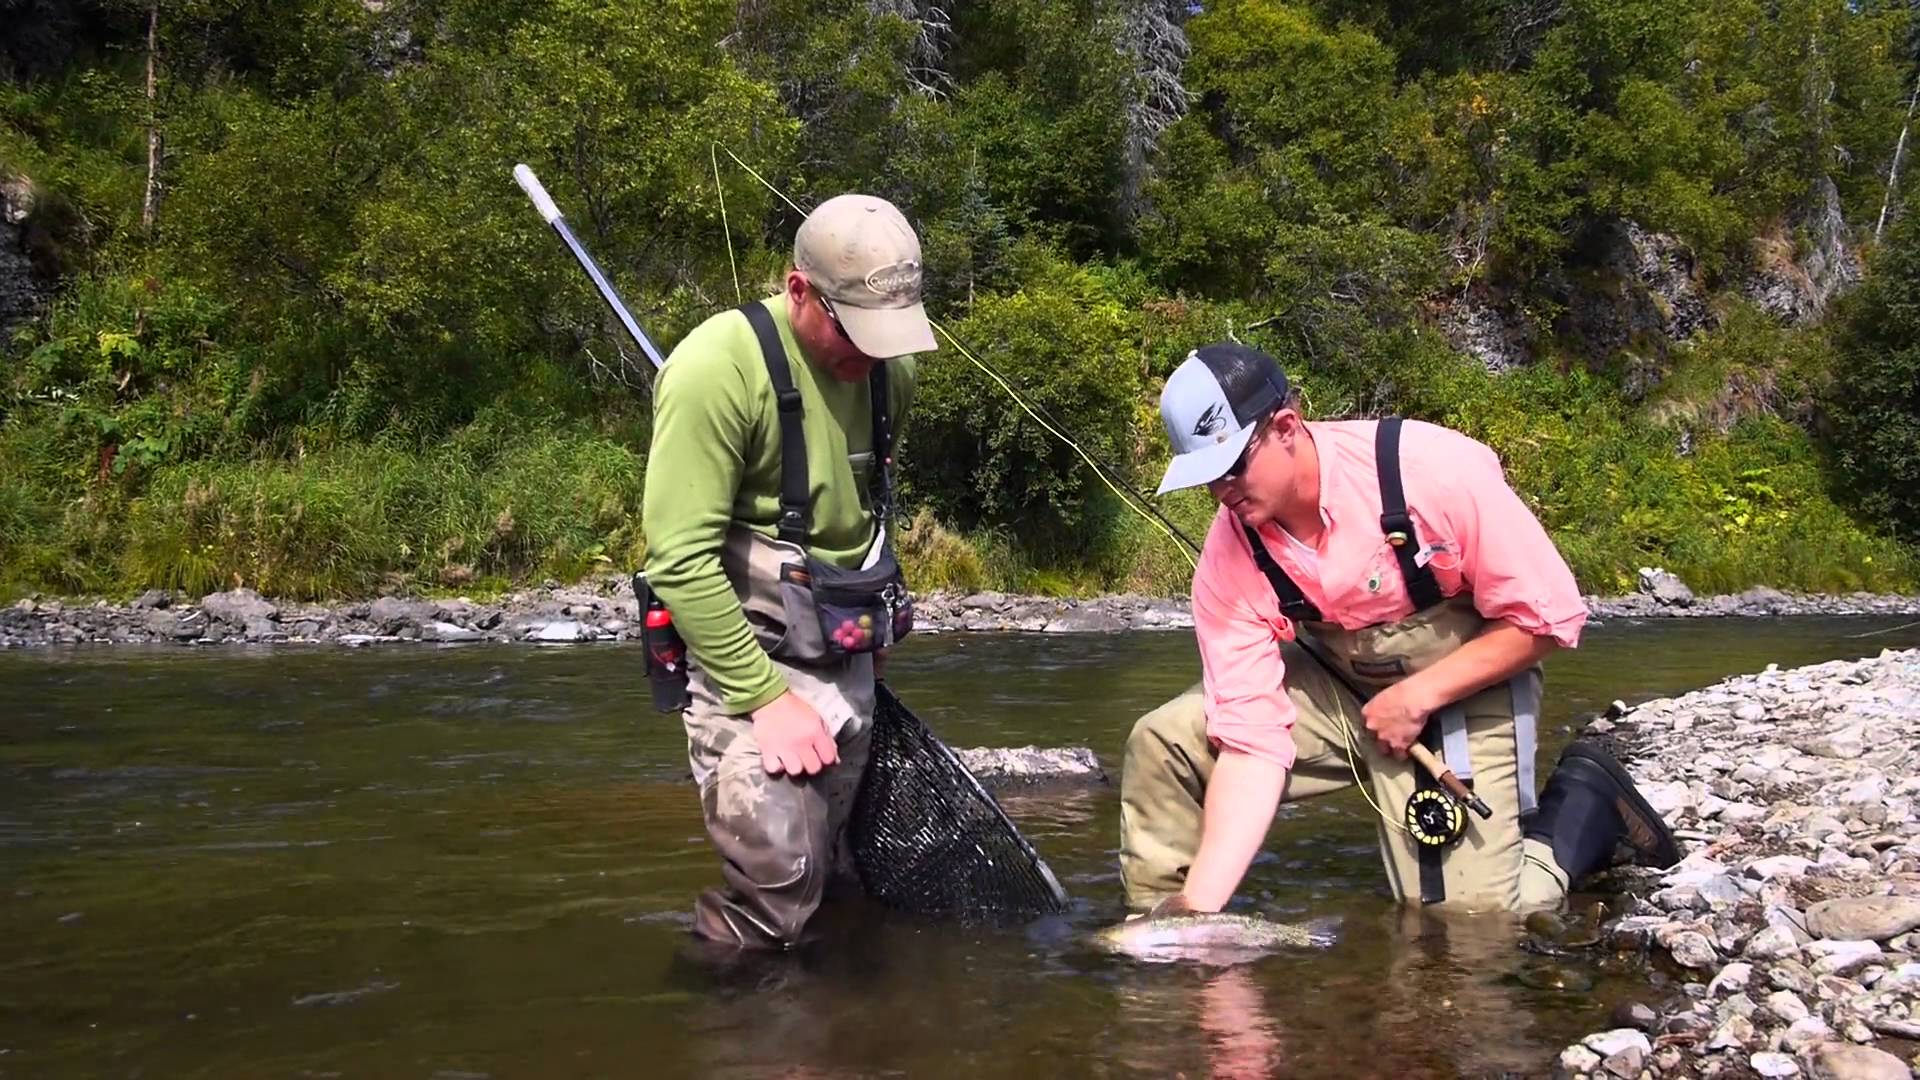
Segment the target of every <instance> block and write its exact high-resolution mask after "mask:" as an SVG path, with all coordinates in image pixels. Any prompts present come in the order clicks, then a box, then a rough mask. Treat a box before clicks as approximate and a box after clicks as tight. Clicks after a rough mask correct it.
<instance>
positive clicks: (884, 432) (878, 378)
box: [867, 361, 893, 521]
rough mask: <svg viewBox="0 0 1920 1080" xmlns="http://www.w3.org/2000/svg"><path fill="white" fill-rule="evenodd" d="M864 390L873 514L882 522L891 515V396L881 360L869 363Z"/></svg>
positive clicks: (884, 365)
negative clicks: (869, 402)
mask: <svg viewBox="0 0 1920 1080" xmlns="http://www.w3.org/2000/svg"><path fill="white" fill-rule="evenodd" d="M867 390H868V392H869V393H870V394H871V395H872V397H873V480H872V490H873V516H874V517H877V518H879V519H880V520H881V521H885V520H887V518H889V517H891V516H892V514H893V399H892V398H891V397H889V396H888V394H887V365H886V362H885V361H881V362H880V363H878V364H875V365H873V372H872V374H869V375H868V376H867Z"/></svg>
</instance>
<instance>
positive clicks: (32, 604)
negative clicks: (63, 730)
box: [0, 575, 1920, 648]
mask: <svg viewBox="0 0 1920 1080" xmlns="http://www.w3.org/2000/svg"><path fill="white" fill-rule="evenodd" d="M1644 580H1646V579H1645V575H1643V581H1644ZM1654 584H1655V585H1656V586H1658V588H1655V589H1649V590H1648V591H1646V592H1641V593H1635V594H1633V595H1630V596H1624V597H1614V598H1605V599H1603V598H1600V597H1589V598H1588V600H1587V605H1588V609H1589V610H1590V611H1592V612H1593V615H1594V618H1595V619H1596V620H1598V621H1601V622H1604V621H1605V620H1607V619H1615V618H1619V619H1636V618H1700V617H1711V616H1722V617H1726V616H1773V615H1905V614H1911V615H1914V616H1916V617H1920V596H1885V595H1870V594H1866V593H1855V594H1851V595H1847V596H1804V595H1789V594H1786V593H1782V592H1778V591H1776V590H1773V589H1751V590H1748V591H1747V592H1744V593H1740V594H1738V595H1735V596H1716V597H1707V598H1703V599H1696V598H1695V597H1694V596H1693V595H1692V594H1691V593H1690V592H1684V589H1685V586H1678V588H1679V590H1682V591H1674V590H1673V589H1672V587H1671V585H1677V582H1675V583H1671V585H1669V584H1668V583H1664V582H1660V581H1658V580H1656V581H1655V582H1654ZM914 625H915V628H916V630H917V631H919V632H922V633H953V632H961V631H1002V632H1004V631H1025V632H1034V633H1116V632H1120V631H1126V630H1163V629H1187V628H1191V627H1192V625H1193V617H1192V615H1191V613H1190V612H1189V610H1188V608H1187V604H1186V602H1185V601H1184V600H1178V599H1171V598H1166V597H1147V596H1137V595H1120V596H1105V597H1100V598H1098V599H1092V600H1059V599H1050V598H1046V597H1032V596H1013V595H1009V594H1006V593H993V592H988V593H974V594H971V595H958V594H953V593H930V594H927V595H925V596H921V597H917V598H915V622H914ZM638 632H639V627H638V620H637V619H636V618H635V614H634V610H633V588H632V584H631V582H630V581H629V580H628V579H627V578H625V577H606V578H600V579H596V580H591V581H587V582H583V583H580V584H577V585H572V586H561V585H559V584H557V583H553V582H548V583H546V584H544V585H542V586H540V587H538V588H534V589H527V590H523V591H520V592H515V593H511V594H508V595H507V596H504V597H502V598H500V599H499V600H498V601H495V602H492V603H475V602H473V601H471V600H466V599H453V600H430V599H418V598H405V597H396V596H383V597H381V598H379V599H377V600H373V601H358V602H350V603H337V604H303V603H288V602H281V601H275V600H272V599H270V598H265V597H261V596H260V595H258V594H256V593H254V592H253V591H252V590H249V589H235V590H232V591H229V592H220V593H212V594H209V595H206V596H202V597H198V598H194V597H189V596H185V595H183V594H180V593H168V592H162V591H159V590H150V591H148V592H147V593H145V594H143V595H141V596H140V597H138V598H137V599H135V600H134V601H132V602H131V603H127V604H116V603H110V602H108V601H105V600H96V601H76V600H70V599H53V598H37V599H26V600H20V601H18V602H17V603H15V604H14V605H13V606H12V607H10V608H3V609H0V648H20V647H31V646H42V645H57V644H77V643H81V642H89V643H116V642H124V643H149V644H151V643H162V644H182V645H218V644H223V643H227V642H317V643H329V644H339V645H349V646H352V645H369V644H374V643H380V642H399V641H427V642H464V641H502V642H504V641H526V642H533V643H536V644H565V643H575V642H592V641H618V640H626V639H631V638H634V637H637V636H638Z"/></svg>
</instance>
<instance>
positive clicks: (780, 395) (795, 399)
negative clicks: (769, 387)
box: [773, 387, 800, 413]
mask: <svg viewBox="0 0 1920 1080" xmlns="http://www.w3.org/2000/svg"><path fill="white" fill-rule="evenodd" d="M773 399H774V401H775V402H776V403H778V405H779V406H780V411H781V412H783V413H790V412H799V411H800V388H799V387H793V388H790V389H787V390H780V389H775V390H774V392H773Z"/></svg>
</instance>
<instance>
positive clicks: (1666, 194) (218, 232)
mask: <svg viewBox="0 0 1920 1080" xmlns="http://www.w3.org/2000/svg"><path fill="white" fill-rule="evenodd" d="M0 26H4V28H5V29H4V31H3V32H0V69H3V70H0V335H4V336H3V338H0V350H4V354H3V357H4V359H3V361H0V362H3V363H4V368H3V369H0V370H3V371H4V379H3V380H0V597H9V598H10V597H13V596H19V595H24V594H27V593H30V592H38V591H44V592H52V593H55V594H60V595H80V594H94V595H105V596H125V595H128V594H130V593H132V592H135V591H138V590H141V589H144V588H149V587H160V588H178V589H184V590H188V591H189V592H191V593H193V594H194V595H198V594H199V593H201V592H206V591H212V590H217V589H224V588H230V587H234V586H241V585H244V586H247V587H251V588H254V589H257V590H259V591H260V592H262V593H265V594H268V595H272V596H280V597H288V598H335V597H350V596H364V595H370V594H374V593H378V592H392V591H405V590H412V591H419V592H428V593H432V592H447V591H461V592H466V593H469V594H479V593H486V592H489V591H498V590H503V589H506V588H509V587H513V586H516V585H518V584H521V583H524V582H527V581H537V580H541V579H546V578H552V579H559V580H573V579H577V578H579V577H582V576H585V575H589V574H593V573H599V572H610V571H626V570H631V569H634V568H636V567H638V566H639V565H640V564H641V563H642V562H643V560H644V555H645V537H644V535H643V534H642V532H641V530H640V513H639V509H640V507H639V502H640V493H641V490H642V477H643V475H644V470H645V468H646V448H647V433H648V416H649V404H648V398H647V386H648V384H649V374H648V368H647V365H646V363H645V361H644V360H643V359H641V358H640V357H639V355H638V353H637V351H636V350H635V349H634V348H633V346H632V344H631V342H628V341H626V340H625V339H624V338H623V337H622V336H620V333H619V331H618V328H617V326H616V325H615V324H614V323H613V321H612V320H611V318H610V317H609V316H608V314H607V312H606V311H605V309H604V308H603V307H602V306H601V305H600V302H599V301H598V299H597V298H596V297H595V295H594V293H593V291H592V289H591V287H590V285H589V284H588V282H587V281H586V279H585V278H584V276H583V275H582V274H581V273H580V271H579V269H578V268H577V266H576V265H574V264H573V263H572V261H571V260H570V258H569V257H568V255H567V254H566V252H565V250H564V249H563V248H562V246H561V245H560V244H559V243H558V242H557V240H556V239H555V237H554V236H553V235H552V234H551V232H550V231H548V230H547V229H546V227H545V225H544V224H543V223H542V222H541V221H540V219H539V217H538V216H537V215H536V214H535V213H534V212H533V210H532V208H531V207H530V205H529V204H528V203H527V201H526V199H525V197H524V196H523V195H522V194H521V193H520V191H519V190H518V189H517V188H516V187H515V186H514V184H513V181H512V179H511V175H510V173H511V169H512V167H513V165H514V163H516V162H521V161H524V162H526V163H528V164H529V165H531V166H532V167H533V168H534V169H535V170H536V171H537V172H538V173H539V175H540V176H541V177H542V178H543V179H544V180H545V182H546V184H547V186H548V187H549V189H550V190H551V191H552V192H553V194H554V196H555V198H556V199H557V200H558V201H559V203H560V205H561V206H562V208H563V209H564V210H565V211H566V212H567V214H568V217H569V220H570V221H572V222H573V223H574V225H575V228H576V229H577V230H578V231H579V232H580V233H581V235H582V236H583V238H584V240H585V242H586V243H587V244H588V246H589V247H590V249H591V250H592V251H593V252H594V253H595V255H596V256H597V257H598V258H599V260H600V261H601V263H602V264H603V265H604V266H605V267H606V268H607V269H608V272H609V274H610V276H611V277H612V278H613V280H614V281H615V283H616V285H617V286H618V287H619V288H620V290H621V291H622V293H623V294H624V295H625V297H626V298H627V300H628V301H629V303H630V304H631V306H632V307H633V310H634V312H635V314H636V315H637V316H638V318H639V321H640V323H641V324H642V325H643V326H644V327H645V328H646V329H647V331H648V332H649V333H650V335H651V336H652V337H653V338H654V340H655V341H656V342H658V343H659V344H660V345H661V347H662V348H663V349H669V348H671V346H672V345H673V343H674V342H676V341H677V340H678V339H679V338H680V337H681V336H682V335H684V334H685V333H686V332H687V331H688V330H689V329H691V328H692V327H693V326H695V325H696V324H698V323H699V322H700V321H701V320H702V319H705V318H707V317H708V316H710V315H712V314H714V313H715V312H717V311H720V310H723V309H724V308H726V307H728V306H731V305H733V304H735V303H738V302H739V301H740V300H742V299H746V298H751V297H753V296H755V295H759V294H761V293H762V292H764V291H766V290H767V289H768V288H769V287H770V286H771V284H772V283H773V282H775V281H776V280H777V278H778V275H779V274H780V273H781V271H782V270H783V269H784V267H785V260H786V259H787V257H788V254H789V252H790V250H791V242H792V235H793V230H794V229H795V228H796V226H797V225H798V223H799V218H800V215H799V214H798V213H796V212H795V211H794V210H792V209H791V208H790V207H788V206H787V205H786V204H785V203H783V202H782V201H781V200H780V199H779V198H776V197H775V195H774V194H773V193H771V192H770V191H769V190H768V188H767V187H766V186H763V185H762V184H761V182H760V181H759V180H758V179H756V178H755V176H753V175H752V174H750V173H749V171H748V170H747V168H745V167H743V164H742V163H744V165H746V166H751V168H752V169H753V170H755V171H757V172H758V173H759V174H760V176H762V177H764V178H765V179H766V180H767V181H768V182H769V183H770V184H771V185H773V186H774V187H777V188H778V189H780V190H781V191H782V192H784V193H786V194H787V195H789V196H791V197H792V198H793V199H794V200H796V201H797V202H798V203H799V204H800V205H802V206H811V205H814V204H816V203H817V202H818V201H820V200H822V199H825V198H827V197H830V196H831V195H833V194H837V193H839V192H841V191H847V190H858V191H865V192H870V193H873V194H877V195H881V196H884V197H886V198H888V199H891V200H893V201H894V202H896V203H897V204H899V205H900V206H901V207H902V208H903V209H904V210H905V211H906V212H907V213H908V215H909V216H910V218H911V219H912V220H913V221H914V222H915V223H916V225H917V226H918V228H919V230H920V233H921V237H922V240H923V243H924V246H925V252H926V259H927V264H928V277H927V281H928V297H927V299H928V306H929V311H930V313H931V314H932V316H933V318H934V319H935V321H936V323H937V324H939V325H940V326H941V327H942V328H943V329H944V330H946V331H948V332H950V333H951V335H952V337H953V339H957V340H958V341H960V342H964V343H965V344H966V345H967V346H968V348H969V349H970V350H971V351H973V352H974V353H976V354H977V355H978V356H979V357H980V358H981V359H982V360H983V361H984V362H985V363H986V364H988V365H991V366H992V367H993V368H995V369H998V370H999V371H1001V372H1004V374H1005V376H1006V378H1007V380H1008V381H1009V382H1010V383H1011V385H1012V386H1014V387H1015V388H1017V390H1018V391H1019V393H1020V394H1021V395H1022V396H1023V397H1025V398H1026V399H1027V400H1029V401H1031V402H1032V403H1034V404H1035V405H1036V406H1039V407H1042V408H1044V410H1045V411H1046V413H1047V414H1049V415H1050V416H1052V417H1056V418H1058V420H1059V421H1061V422H1062V423H1063V424H1064V426H1065V428H1066V429H1068V430H1070V431H1071V432H1072V433H1073V434H1074V436H1075V437H1076V438H1077V439H1078V440H1079V441H1080V444H1081V445H1082V446H1083V447H1084V448H1085V449H1086V451H1087V452H1088V453H1090V454H1091V455H1092V456H1094V457H1095V458H1096V459H1099V460H1101V461H1103V462H1105V463H1108V464H1110V465H1112V466H1113V467H1114V469H1115V470H1116V471H1118V472H1119V473H1120V474H1121V475H1122V476H1124V477H1125V478H1126V479H1127V480H1129V481H1130V482H1131V483H1133V484H1134V485H1136V486H1139V487H1142V488H1144V489H1146V490H1148V491H1151V490H1152V487H1153V486H1154V483H1155V481H1156V480H1157V478H1158V475H1159V471H1160V469H1161V468H1162V467H1163V465H1164V463H1165V460H1166V455H1167V448H1166V440H1165V435H1164V433H1163V432H1162V430H1161V428H1160V424H1159V420H1158V415H1157V411H1156V396H1157V392H1158V387H1159V385H1160V382H1161V380H1162V379H1164V377H1165V376H1166V374H1167V373H1168V372H1169V371H1170V370H1171V369H1172V367H1173V366H1174V365H1176V364H1177V363H1178V362H1179V361H1180V360H1181V359H1182V358H1183V357H1184V356H1185V354H1186V352H1187V351H1188V350H1189V349H1191V348H1192V347H1194V346H1196V345H1198V344H1200V343H1203V342H1205V341H1209V340H1213V339H1217V338H1221V337H1226V336H1229V335H1231V336H1234V337H1237V338H1239V339H1240V340H1243V341H1246V342H1248V343H1250V344H1254V345H1258V346H1259V347H1261V348H1264V349H1266V350H1268V351H1270V352H1271V353H1273V354H1274V355H1276V356H1278V357H1279V358H1280V359H1281V361H1282V362H1283V363H1284V364H1285V365H1286V366H1287V369H1288V370H1289V372H1290V373H1291V374H1292V375H1293V376H1294V378H1295V379H1296V381H1297V382H1298V383H1299V384H1301V386H1302V387H1303V389H1304V391H1305V394H1306V399H1307V406H1308V411H1309V415H1310V416H1312V417H1318V418H1332V417H1345V416H1372V415H1380V414H1383V413H1386V412H1390V411H1391V412H1398V413H1400V414H1402V415H1406V416H1412V417H1419V418H1423V419H1429V420H1433V421H1437V422H1440V423H1445V424H1449V425H1453V426H1456V427H1458V428H1460V429H1462V430H1465V431H1466V432H1468V433H1470V434H1472V435H1474V436H1476V437H1478V438H1481V439H1483V440H1486V441H1487V442H1488V443H1490V444H1491V445H1492V446H1493V447H1494V448H1495V450H1497V451H1498V452H1499V453H1500V455H1501V457H1502V459H1503V461H1504V463H1505V465H1506V468H1507V470H1508V474H1509V477H1510V479H1511V481H1512V483H1513V484H1514V486H1515V487H1516V489H1517V490H1518V491H1519V492H1520V493H1521V494H1522V496H1523V497H1524V498H1525V499H1526V500H1527V501H1528V503H1529V504H1530V505H1531V506H1532V507H1533V508H1534V510H1535V511H1536V512H1537V513H1538V514H1539V516H1540V517H1541V519H1542V520H1543V521H1544V522H1545V524H1546V525H1547V527H1548V528H1549V530H1550V531H1551V532H1552V534H1553V537H1554V539H1555V541H1556V542H1557V543H1558V544H1559V545H1560V548H1561V550H1562V552H1563V553H1564V554H1565V555H1566V557H1567V559H1568V561H1569V562H1570V563H1571V565H1572V566H1573V568H1574V571H1575V573H1576V575H1577V576H1578V578H1579V580H1580V583H1581V585H1582V587H1583V588H1584V589H1585V590H1587V591H1589V592H1594V593H1602V594H1608V593H1619V592H1625V591H1630V590H1631V589H1633V588H1634V585H1635V578H1634V575H1635V572H1636V570H1637V568H1639V567H1641V566H1649V565H1658V566H1664V567H1665V568H1667V569H1668V570H1671V571H1673V572H1675V573H1677V574H1678V575H1680V577H1681V578H1683V579H1684V580H1685V581H1687V582H1688V583H1690V584H1691V585H1692V586H1693V587H1694V588H1695V589H1699V590H1703V591H1723V592H1724V591H1737V590H1740V589H1744V588H1747V587H1750V586H1754V585H1768V586H1773V587H1778V588H1786V589H1798V590H1808V591H1826V592H1847V591H1854V590H1873V591H1911V590H1913V589H1914V588H1915V586H1916V578H1917V577H1920V546H1917V545H1920V220H1916V216H1915V215H1913V214H1911V213H1908V212H1907V210H1908V206H1907V202H1908V200H1907V198H1906V195H1907V193H1908V192H1909V190H1910V189H1911V185H1912V182H1913V181H1912V174H1913V172H1914V169H1913V168H1911V167H1910V163H1909V161H1908V158H1909V156H1910V155H1911V153H1912V150H1913V147H1912V141H1913V135H1912V134H1911V133H1910V132H1909V125H1910V123H1911V121H1912V120H1913V119H1914V104H1915V94H1916V81H1915V80H1916V74H1917V73H1920V64H1917V63H1916V59H1917V58H1920V27H1917V26H1916V19H1915V15H1914V13H1913V12H1912V11H1910V10H1909V7H1908V5H1907V4H1906V3H1891V2H1876V0H1857V2H1846V0H1309V2H1302V3H1294V4H1285V3H1278V2H1273V0H1207V2H1205V3H1185V2H1176V3H1166V2H1160V0H1075V2H1053V0H976V2H966V3H961V2H959V0H946V2H944V3H942V4H934V3H926V2H918V0H812V2H809V3H800V2H797V0H737V2H735V0H728V2H717V0H646V2H644V3H643V2H639V0H618V2H615V0H385V2H380V0H278V2H273V3H264V2H251V3H249V2H243V0H157V2H156V0H0ZM723 208H724V213H723ZM942 343H943V346H944V347H943V348H942V349H941V350H940V351H939V352H937V353H934V354H929V355H928V357H927V358H926V363H925V366H924V368H923V370H924V376H923V382H922V390H921V392H920V396H919V400H918V402H917V403H916V406H915V408H914V409H913V411H912V414H911V416H910V417H909V418H908V420H907V425H906V433H905V441H904V444H903V446H902V461H903V473H904V475H903V482H904V491H903V503H904V505H905V508H906V512H907V515H908V522H907V523H906V525H905V529H904V532H903V535H902V539H903V543H904V548H905V552H906V557H907V560H908V562H909V569H910V574H911V581H912V584H913V586H914V587H915V588H916V590H922V591H924V590H929V589H934V588H951V589H960V590H969V591H971V590H977V589H984V588H997V589H1004V590H1009V591H1018V592H1028V593H1042V594H1054V595H1063V594H1088V593H1099V592H1114V591H1140V592H1148V593H1156V594H1161V595H1180V594H1183V593H1184V592H1185V589H1186V583H1187V575H1188V569H1189V568H1188V564H1187V562H1186V561H1185V559H1184V558H1182V557H1181V555H1180V553H1179V551H1178V549H1176V548H1175V546H1174V545H1173V544H1172V543H1171V542H1170V541H1169V540H1168V538H1167V537H1166V535H1165V534H1164V533H1162V532H1161V531H1159V530H1158V529H1157V528H1156V527H1154V526H1152V525H1151V524H1150V523H1148V522H1147V521H1146V520H1145V519H1143V518H1142V517H1141V516H1139V515H1137V514H1134V513H1131V512H1129V511H1128V510H1127V509H1126V508H1125V507H1124V506H1123V505H1122V503H1121V501H1120V500H1119V499H1118V498H1117V497H1116V496H1115V494H1114V493H1113V492H1112V491H1111V490H1110V489H1109V488H1108V487H1107V486H1106V485H1105V484H1104V483H1103V482H1102V481H1101V480H1100V478H1099V475H1098V474H1097V473H1096V472H1095V470H1094V469H1092V468H1090V467H1089V466H1088V465H1087V463H1086V462H1085V461H1084V460H1083V459H1082V458H1081V457H1080V455H1079V454H1078V452H1076V451H1075V450H1074V449H1073V448H1072V447H1069V446H1067V445H1066V444H1064V443H1063V442H1062V441H1060V440H1059V439H1056V438H1055V437H1054V436H1053V435H1052V434H1049V433H1048V432H1047V431H1045V430H1044V429H1043V428H1042V427H1041V426H1040V425H1038V424H1036V423H1035V422H1034V421H1033V420H1032V419H1031V417H1029V416H1028V415H1027V414H1026V413H1025V412H1024V411H1022V409H1021V408H1020V407H1019V406H1018V405H1017V404H1016V403H1015V402H1014V400H1013V399H1012V396H1011V395H1009V394H1008V393H1007V392H1005V391H1004V390H1003V389H1002V388H1001V387H1000V386H999V385H998V384H997V383H996V382H995V381H994V380H993V379H992V378H991V377H990V376H989V375H988V374H987V373H986V372H985V371H984V370H983V369H982V367H981V366H979V365H975V364H973V363H971V362H969V361H968V360H967V359H966V358H965V357H963V356H962V355H961V354H960V352H959V351H958V350H957V349H954V348H953V347H952V346H951V345H950V344H949V341H948V339H946V338H943V339H942ZM1158 505H1159V506H1160V508H1161V509H1162V511H1163V512H1164V513H1166V514H1167V515H1168V516H1169V517H1170V518H1171V519H1172V520H1173V521H1175V522H1177V523H1178V524H1179V525H1180V526H1181V528H1182V529H1183V530H1185V531H1186V532H1187V534H1188V535H1190V536H1193V537H1195V538H1198V537H1199V536H1200V535H1201V534H1202V533H1203V532H1204V527H1205V523H1206V520H1207V518H1208V516H1209V514H1210V511H1211V503H1210V501H1209V500H1208V498H1207V497H1206V495H1205V493H1204V492H1192V491H1189V492H1182V493H1177V494H1175V495H1173V496H1169V497H1167V498H1165V499H1162V500H1159V501H1158Z"/></svg>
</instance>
